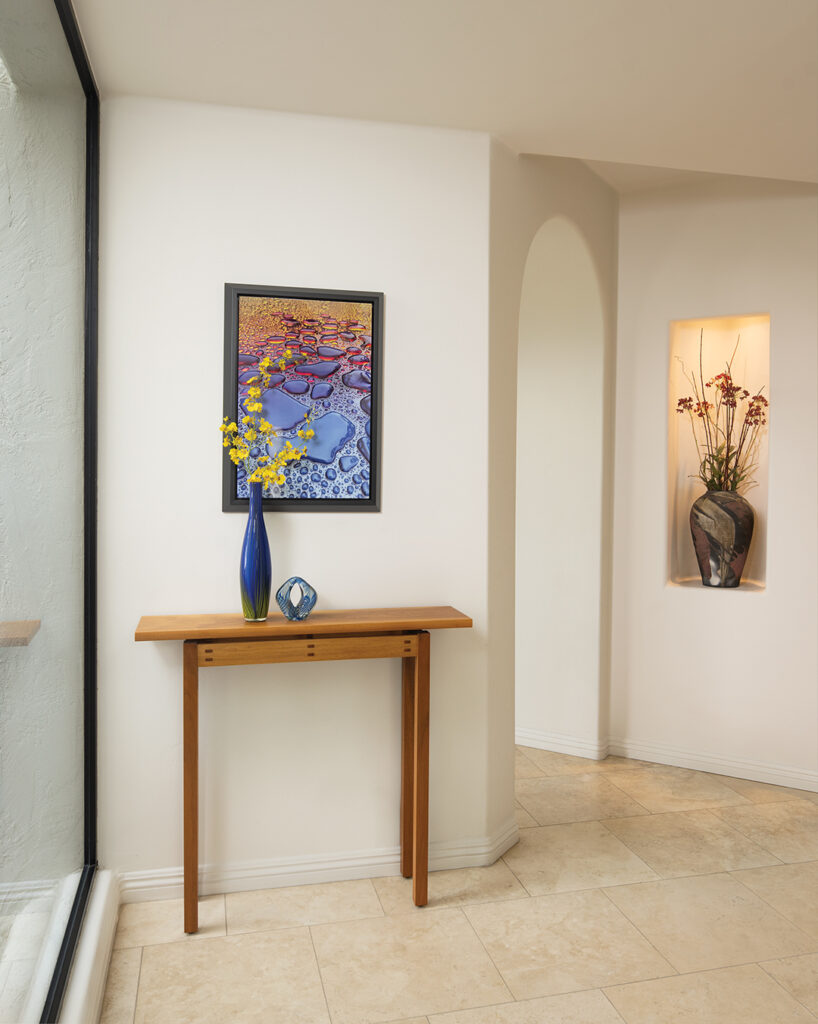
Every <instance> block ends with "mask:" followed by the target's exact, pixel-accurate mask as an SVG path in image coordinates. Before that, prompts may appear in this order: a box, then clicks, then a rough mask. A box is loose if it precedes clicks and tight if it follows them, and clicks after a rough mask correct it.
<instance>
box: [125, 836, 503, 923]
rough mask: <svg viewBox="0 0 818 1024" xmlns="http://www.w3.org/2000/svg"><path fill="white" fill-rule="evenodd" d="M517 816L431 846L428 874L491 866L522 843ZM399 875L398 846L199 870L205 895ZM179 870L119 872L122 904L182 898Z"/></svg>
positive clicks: (201, 889)
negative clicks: (479, 834)
mask: <svg viewBox="0 0 818 1024" xmlns="http://www.w3.org/2000/svg"><path fill="white" fill-rule="evenodd" d="M518 838H519V832H518V828H517V823H516V821H515V820H514V818H510V819H509V820H508V821H507V822H505V824H504V825H503V826H502V827H501V828H499V829H498V830H497V832H496V833H495V834H494V835H493V836H486V837H483V838H481V839H467V840H460V841H457V842H449V843H430V844H429V870H430V871H442V870H444V869H447V868H471V867H484V866H486V865H488V864H493V863H494V862H495V861H496V860H497V858H498V857H501V856H502V855H503V854H504V853H505V852H506V850H509V849H510V848H511V847H512V846H513V845H514V844H515V843H516V842H517V840H518ZM399 874H400V848H399V847H397V846H394V847H386V848H383V849H375V850H358V851H354V852H352V853H348V852H347V853H337V854H326V855H315V856H300V857H281V858H276V859H271V860H258V861H246V862H244V863H240V864H232V865H231V864H226V865H203V866H202V867H200V869H199V892H200V893H201V894H202V895H205V896H206V895H210V894H212V893H222V892H246V891H248V890H252V889H276V888H280V887H282V886H286V885H309V884H312V883H314V882H339V881H346V880H348V879H353V878H380V877H382V876H384V875H399ZM182 878H183V875H182V869H181V867H172V868H159V869H158V870H154V871H125V872H122V873H121V874H120V891H121V899H122V902H123V903H137V902H141V901H143V900H168V899H178V898H179V897H181V896H182V891H183V890H182Z"/></svg>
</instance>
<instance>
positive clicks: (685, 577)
mask: <svg viewBox="0 0 818 1024" xmlns="http://www.w3.org/2000/svg"><path fill="white" fill-rule="evenodd" d="M700 340H701V350H702V364H701V367H700V365H699V345H700ZM731 359H732V364H731V375H732V379H733V381H734V383H735V384H738V385H740V386H741V387H742V389H746V390H747V391H749V393H750V396H752V395H755V394H757V393H758V392H759V391H760V392H761V394H763V395H764V396H765V397H766V398H767V399H768V400H769V397H770V318H769V316H767V315H763V314H753V315H741V316H723V317H709V318H705V319H692V320H674V321H671V324H670V375H669V391H668V577H669V580H670V582H671V583H675V584H680V585H683V586H691V587H701V577H700V575H699V570H698V566H697V564H696V556H695V553H694V550H693V542H692V540H691V536H690V524H689V516H690V506H691V505H692V504H693V502H694V501H695V500H696V498H698V497H699V495H700V494H703V493H704V490H705V487H704V484H703V483H702V481H701V480H700V479H699V476H698V473H699V459H698V457H697V454H696V446H695V444H694V440H693V433H692V430H691V422H690V417H689V416H688V415H687V414H685V413H682V414H680V413H678V412H677V411H676V406H677V402H678V400H679V399H680V398H685V397H688V396H690V397H692V398H693V400H694V402H695V401H696V395H695V393H694V391H693V386H692V384H691V383H690V380H689V379H688V377H689V376H690V375H693V376H694V377H695V379H696V381H697V384H698V387H699V391H701V383H700V381H701V378H702V376H703V379H704V381H705V384H706V382H707V381H709V380H711V379H712V378H713V377H714V376H715V375H716V374H718V373H721V372H723V371H724V370H725V368H726V366H727V364H728V362H730V360H731ZM705 393H706V394H705V396H706V398H707V399H708V400H709V401H712V400H713V389H712V388H711V389H707V388H705ZM745 407H746V400H745V401H740V402H739V405H738V410H737V411H738V413H739V415H738V417H737V428H738V427H740V426H741V423H742V422H743V413H744V408H745ZM767 429H768V428H766V427H765V428H763V429H762V430H761V433H760V440H759V444H758V450H757V455H756V459H755V469H754V471H753V473H752V480H753V483H752V485H749V486H743V487H740V488H739V493H740V494H742V495H743V496H744V497H745V498H746V499H747V500H748V501H749V502H750V504H751V505H752V506H753V511H754V513H755V527H754V530H753V539H752V542H751V544H750V552H749V555H748V557H747V562H746V564H745V567H744V573H743V575H742V580H741V586H740V588H739V589H741V590H744V591H749V592H753V591H759V590H763V589H764V587H765V584H766V568H767V547H766V537H767V477H768V466H767Z"/></svg>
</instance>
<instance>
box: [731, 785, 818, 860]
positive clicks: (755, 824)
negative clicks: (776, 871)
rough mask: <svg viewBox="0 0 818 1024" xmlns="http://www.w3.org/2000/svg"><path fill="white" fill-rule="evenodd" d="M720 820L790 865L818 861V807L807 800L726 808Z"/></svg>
mask: <svg viewBox="0 0 818 1024" xmlns="http://www.w3.org/2000/svg"><path fill="white" fill-rule="evenodd" d="M717 813H718V815H719V817H720V818H721V819H722V820H723V821H726V822H727V824H728V825H732V826H733V828H737V829H738V830H739V832H743V833H744V834H745V835H746V836H748V837H749V838H750V839H752V840H753V842H756V843H758V844H759V846H763V847H764V848H765V849H767V850H769V851H770V853H773V854H775V856H776V857H778V859H779V860H783V861H784V862H786V863H796V862H798V861H804V860H818V806H816V805H815V804H811V803H809V802H808V801H806V800H792V801H790V802H788V803H774V804H753V805H751V806H749V807H724V808H720V809H719V810H718V812H717Z"/></svg>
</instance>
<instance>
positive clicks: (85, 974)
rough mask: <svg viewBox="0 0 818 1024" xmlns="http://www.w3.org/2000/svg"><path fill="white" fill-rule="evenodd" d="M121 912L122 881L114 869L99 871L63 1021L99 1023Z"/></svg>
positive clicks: (68, 1023) (77, 954) (71, 1023)
mask: <svg viewBox="0 0 818 1024" xmlns="http://www.w3.org/2000/svg"><path fill="white" fill-rule="evenodd" d="M118 915H119V881H118V879H117V876H116V872H114V871H97V873H96V875H95V876H94V882H93V886H92V888H91V894H90V896H89V899H88V907H87V908H86V911H85V919H84V921H83V925H82V932H81V933H80V939H79V943H78V944H77V949H76V952H75V954H74V965H73V967H72V968H71V975H70V977H69V979H68V987H67V988H66V991H65V998H64V1000H63V1004H62V1011H61V1012H60V1024H96V1021H98V1020H99V1015H100V1011H101V1010H102V999H103V996H104V995H105V979H106V977H107V975H108V964H109V962H110V960H111V950H112V949H113V946H114V933H115V932H116V922H117V917H118Z"/></svg>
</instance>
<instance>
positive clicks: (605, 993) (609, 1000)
mask: <svg viewBox="0 0 818 1024" xmlns="http://www.w3.org/2000/svg"><path fill="white" fill-rule="evenodd" d="M629 984H631V985H642V984H644V983H643V982H641V981H632V982H629ZM597 991H599V992H601V993H602V998H603V999H607V1000H608V1003H609V1004H610V1007H611V1009H612V1010H613V1012H614V1013H615V1014H616V1015H617V1017H618V1018H619V1019H620V1020H621V1021H622V1022H623V1024H628V1021H627V1019H626V1018H625V1017H623V1016H622V1014H621V1013H620V1012H619V1010H618V1009H617V1008H616V1007H615V1006H614V1004H613V1003H612V1002H611V999H610V996H609V995H608V993H607V992H606V991H605V989H604V988H600V989H598V990H597Z"/></svg>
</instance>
